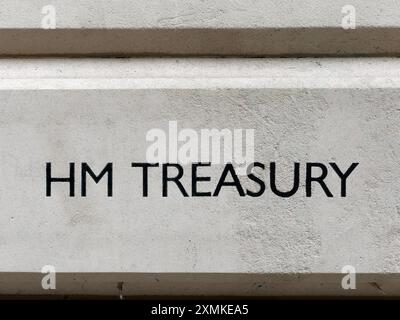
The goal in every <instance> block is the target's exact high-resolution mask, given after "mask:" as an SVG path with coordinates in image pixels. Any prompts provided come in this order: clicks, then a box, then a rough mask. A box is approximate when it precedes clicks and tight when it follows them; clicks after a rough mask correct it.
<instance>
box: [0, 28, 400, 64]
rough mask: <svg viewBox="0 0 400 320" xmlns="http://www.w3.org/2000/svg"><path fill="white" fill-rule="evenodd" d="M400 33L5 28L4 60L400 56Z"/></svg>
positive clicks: (1, 35)
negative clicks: (37, 57)
mask: <svg viewBox="0 0 400 320" xmlns="http://www.w3.org/2000/svg"><path fill="white" fill-rule="evenodd" d="M398 39H400V28H399V27H393V28H389V27H382V28H357V29H355V30H343V29H341V28H333V27H328V28H326V27H320V28H316V27H312V28H254V29H253V28H227V29H211V28H178V29H176V28H173V29H164V28H158V29H157V28H147V29H146V28H145V29H55V30H44V29H0V43H1V45H0V56H94V57H95V56H100V57H110V56H111V57H129V56H244V57H262V56H272V57H275V56H321V55H327V56H363V55H364V56H365V55H372V56H385V55H386V56H398V55H400V41H398Z"/></svg>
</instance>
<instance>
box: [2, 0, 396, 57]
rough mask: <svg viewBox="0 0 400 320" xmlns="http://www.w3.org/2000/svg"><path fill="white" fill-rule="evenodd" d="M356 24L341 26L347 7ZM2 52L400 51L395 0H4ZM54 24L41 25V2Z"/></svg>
mask: <svg viewBox="0 0 400 320" xmlns="http://www.w3.org/2000/svg"><path fill="white" fill-rule="evenodd" d="M349 4H350V5H353V6H354V7H355V9H356V29H355V30H344V29H342V25H341V22H342V18H343V16H344V14H343V13H342V8H343V6H345V5H349ZM0 5H1V8H2V10H1V12H0V43H1V46H0V55H64V56H65V55H92V56H95V55H102V56H116V55H118V56H132V55H156V56H159V55H222V56H225V55H236V56H238V55H240V56H269V55H271V56H288V55H289V56H299V55H399V53H400V44H399V41H398V39H399V36H400V28H399V27H400V25H399V21H400V4H399V3H398V1H397V0H381V1H379V4H377V3H376V1H374V0H352V1H351V2H349V1H347V0H337V1H331V0H297V1H274V0H205V1H201V0H191V1H186V0H179V1H175V0H174V1H173V0H162V1H161V0H157V1H155V0H133V1H132V0H114V1H109V0H103V1H91V0H69V1H63V0H58V1H47V0H20V1H14V0H1V1H0ZM46 5H53V6H54V7H55V9H56V28H57V29H56V30H44V29H42V28H41V26H42V24H41V22H42V19H43V17H44V14H43V13H42V7H43V6H46Z"/></svg>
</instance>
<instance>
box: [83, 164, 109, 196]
mask: <svg viewBox="0 0 400 320" xmlns="http://www.w3.org/2000/svg"><path fill="white" fill-rule="evenodd" d="M87 174H89V176H90V177H91V178H92V179H93V180H94V182H96V183H99V182H100V180H101V179H102V178H103V176H104V175H105V174H107V175H108V177H107V178H108V179H107V196H108V197H112V195H113V185H112V184H113V167H112V163H107V165H106V166H105V167H104V169H103V170H102V171H101V172H100V174H99V175H97V176H96V174H95V173H94V172H93V170H92V169H91V168H90V167H89V165H88V164H87V163H86V162H83V163H82V171H81V179H82V185H81V193H82V197H86V177H87Z"/></svg>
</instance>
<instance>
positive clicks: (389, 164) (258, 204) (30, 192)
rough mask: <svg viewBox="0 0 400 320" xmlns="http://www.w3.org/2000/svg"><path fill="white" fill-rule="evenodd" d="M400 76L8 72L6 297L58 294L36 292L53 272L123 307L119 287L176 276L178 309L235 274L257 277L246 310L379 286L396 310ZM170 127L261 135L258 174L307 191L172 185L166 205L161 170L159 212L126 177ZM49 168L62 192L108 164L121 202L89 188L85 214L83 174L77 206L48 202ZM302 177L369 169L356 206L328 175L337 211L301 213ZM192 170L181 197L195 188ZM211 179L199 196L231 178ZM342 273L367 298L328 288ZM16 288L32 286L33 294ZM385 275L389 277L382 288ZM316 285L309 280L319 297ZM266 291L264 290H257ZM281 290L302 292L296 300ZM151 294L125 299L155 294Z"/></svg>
mask: <svg viewBox="0 0 400 320" xmlns="http://www.w3.org/2000/svg"><path fill="white" fill-rule="evenodd" d="M399 72H400V62H399V61H398V60H397V59H319V60H315V59H297V60H291V59H289V60H288V59H273V60H268V59H257V60H241V59H232V60H231V59H225V60H218V59H199V60H196V59H192V60H179V59H163V60H158V59H134V60H129V59H128V60H65V59H54V60H48V59H44V60H40V61H38V60H2V61H0V77H1V79H0V160H1V163H2V165H1V167H0V170H1V171H0V173H1V179H0V206H1V208H2V209H1V212H2V214H1V215H0V224H1V225H2V226H3V228H2V232H1V234H0V256H1V259H0V271H1V272H2V274H1V283H2V285H1V286H0V293H7V294H9V293H12V292H13V290H15V289H16V288H18V290H20V291H19V292H20V293H21V292H25V293H43V294H48V293H49V292H48V291H41V290H40V289H38V288H37V287H35V283H36V282H35V281H36V280H34V279H36V278H37V275H32V273H35V272H40V270H41V268H42V266H44V265H54V266H55V268H56V270H57V272H61V273H67V274H69V278H68V276H65V277H66V278H65V279H67V280H68V279H69V280H68V281H69V282H68V281H67V280H65V282H64V283H70V285H68V286H65V287H63V286H62V285H61V286H59V287H58V288H57V293H67V292H70V293H71V292H72V293H75V294H76V293H77V292H78V291H79V290H78V289H77V288H78V285H76V284H73V283H74V282H73V280H71V277H73V275H71V274H73V273H79V274H80V275H78V278H79V277H81V278H79V279H80V280H79V281H81V282H79V281H78V283H79V287H80V285H81V283H82V281H83V282H85V281H86V282H87V281H89V283H90V284H88V285H87V287H86V288H92V289H88V291H84V290H83V291H82V292H83V293H85V294H88V293H93V294H94V293H103V294H113V293H112V292H113V291H112V290H113V289H112V288H116V283H117V282H121V281H122V282H126V283H128V284H127V287H129V286H130V285H129V283H130V282H129V281H130V280H129V279H131V283H137V282H138V281H139V282H140V281H143V282H144V283H146V281H150V282H151V281H152V280H151V279H152V278H151V277H153V276H154V275H152V274H160V273H161V274H162V273H167V272H172V273H181V274H183V275H181V277H183V278H184V279H186V280H182V281H183V282H179V279H183V278H179V277H178V278H177V279H178V280H177V283H180V285H177V287H176V288H177V289H176V294H196V292H195V290H194V289H193V288H191V286H190V284H191V283H192V284H193V283H195V282H190V276H189V280H188V275H190V274H194V277H196V274H198V275H199V276H200V277H201V276H203V277H206V278H207V277H208V278H207V279H208V280H207V281H214V280H213V279H215V277H216V276H215V274H224V276H225V277H229V274H230V273H233V274H242V275H244V274H254V276H250V275H249V277H247V278H246V277H245V278H243V277H241V276H234V275H232V278H230V280H228V281H227V282H228V283H230V284H232V283H236V284H237V285H238V287H237V288H238V291H237V292H236V294H239V295H242V294H243V295H248V294H250V295H260V294H274V293H275V294H280V293H281V291H282V290H283V291H285V290H286V289H285V290H284V289H283V288H287V290H288V291H286V292H287V294H324V293H325V294H355V293H357V292H358V293H359V294H373V292H374V290H377V289H376V288H375V287H373V286H370V285H368V282H374V281H378V282H379V281H381V283H380V284H381V285H382V283H384V286H383V290H386V292H387V293H388V294H391V295H392V294H395V292H396V290H397V288H398V281H397V282H396V279H397V275H396V274H397V273H399V272H400V267H399V265H400V264H399V254H400V242H399V230H400V215H399V206H400V204H399V197H398V194H399V192H400V167H399V156H400V145H399V141H400V140H399V135H400V111H399V110H400V103H399V101H400V79H399V77H398V74H399ZM168 121H177V123H178V127H179V128H193V129H195V130H200V129H202V128H217V129H223V128H228V129H232V130H233V129H234V128H243V129H254V130H255V161H259V162H262V163H265V164H266V165H267V167H268V165H269V163H270V162H271V161H275V162H276V163H277V166H278V175H279V185H280V186H281V188H286V189H287V188H290V186H291V183H292V170H293V162H300V163H301V175H302V177H301V180H300V181H301V185H300V188H299V191H298V192H297V193H296V194H295V195H294V196H293V197H290V198H281V197H278V196H276V195H274V194H273V193H271V192H270V189H269V185H268V183H269V182H268V179H269V175H268V170H267V169H266V170H265V172H264V173H261V177H263V178H264V179H265V181H266V183H267V189H266V192H265V193H264V194H263V195H262V196H261V197H257V198H251V197H240V196H239V195H238V193H237V192H236V191H235V190H234V189H233V188H229V187H226V188H224V190H223V191H221V194H220V195H219V196H218V197H205V198H196V197H187V198H184V197H183V196H182V195H181V194H180V193H179V191H178V190H177V188H176V187H174V186H173V185H171V186H170V189H169V192H170V194H169V196H168V197H164V198H163V197H162V196H161V186H160V182H161V177H160V170H154V171H150V175H149V186H150V189H149V190H150V191H149V197H147V198H144V197H142V194H141V192H142V177H141V174H140V171H139V170H138V169H134V168H131V165H130V164H131V162H146V150H147V147H148V146H149V142H147V141H146V133H147V132H148V131H149V130H150V129H152V128H161V129H167V127H168ZM47 162H51V163H52V165H53V170H54V174H55V175H56V174H57V175H59V176H66V175H67V174H68V164H69V162H76V163H77V165H79V166H78V167H77V168H80V163H81V162H87V163H89V164H90V165H91V166H92V167H93V168H94V169H96V170H97V171H96V172H97V173H98V172H99V170H100V169H102V168H103V167H104V165H105V164H106V163H107V162H113V164H114V194H113V197H107V196H106V188H105V183H104V182H103V181H101V182H100V183H99V184H98V185H95V184H94V183H93V182H92V183H88V184H89V186H88V194H87V197H85V198H82V197H81V196H80V189H79V181H80V180H79V179H80V177H79V174H78V176H77V194H76V197H68V187H67V186H66V185H63V184H60V185H57V184H56V185H54V186H53V190H52V196H51V197H46V172H45V165H46V163H47ZM306 162H321V163H326V164H327V163H328V162H336V163H338V164H339V165H340V166H342V167H343V168H347V167H348V166H349V165H350V164H351V163H352V162H359V166H358V167H357V168H356V170H355V171H354V173H353V174H352V175H351V176H350V178H349V180H348V182H347V196H346V197H340V180H338V178H337V176H335V175H334V174H332V172H331V171H330V173H329V176H328V178H327V180H326V183H327V185H328V186H329V188H330V189H331V190H332V193H333V194H334V197H332V198H328V197H327V196H326V195H325V193H324V192H323V190H322V189H321V188H320V187H319V186H318V185H315V186H314V187H313V191H314V194H313V196H312V197H310V198H306V197H305V191H304V176H303V175H304V163H306ZM186 169H187V168H185V177H184V178H183V179H182V183H183V184H184V185H185V186H190V172H189V171H186ZM203 172H204V173H208V174H210V176H211V182H209V183H208V182H202V184H201V186H202V187H201V188H202V190H206V189H207V188H210V189H212V188H213V186H215V184H216V180H217V179H218V178H219V176H220V173H221V168H219V167H214V166H213V167H212V168H211V169H209V170H204V171H203ZM240 179H241V181H242V182H243V185H244V186H246V187H255V186H256V185H255V184H254V183H253V184H251V181H250V182H249V181H247V180H246V179H245V178H244V177H241V178H240ZM203 188H204V189H203ZM188 189H189V190H190V188H188ZM345 265H352V266H354V267H355V268H356V270H357V272H359V273H364V274H365V275H363V277H362V278H360V279H363V280H362V284H360V288H364V289H360V291H352V292H350V291H351V290H350V291H344V290H341V289H340V288H341V287H340V282H337V281H336V280H332V279H339V280H340V279H341V277H339V276H338V275H337V274H338V273H340V272H341V269H342V267H343V266H345ZM10 272H13V273H16V272H21V273H22V272H27V273H29V274H28V275H27V277H28V278H27V279H28V280H27V282H23V281H22V282H19V281H16V280H15V279H16V278H15V277H12V276H10V277H8V276H7V274H8V273H10ZM96 272H100V273H101V272H102V273H114V275H111V276H110V277H107V276H105V277H104V278H101V279H100V280H99V279H97V278H96V275H92V276H90V275H88V278H87V279H86V280H85V276H84V274H85V273H96ZM207 273H210V274H209V275H207ZM381 273H388V275H387V277H386V278H384V279H383V278H382V279H381V278H379V274H381ZM132 274H134V275H132ZM146 274H147V275H146ZM184 274H187V275H186V278H185V275H184ZM212 274H214V275H212ZM274 274H282V275H281V276H274ZM296 274H300V275H299V280H298V282H296V277H295V275H296ZM335 274H336V275H335ZM376 274H378V278H379V279H380V280H379V279H378V280H376V279H377V278H376V276H377V275H376ZM390 274H393V275H392V276H391V275H390ZM141 275H142V276H141ZM307 275H310V276H311V277H312V276H313V275H314V277H313V280H312V281H311V282H307V280H304V279H306V278H307ZM264 276H265V284H266V285H265V287H266V288H267V289H264V290H262V289H259V287H258V286H253V287H252V283H258V282H259V281H261V280H260V277H261V278H263V277H264ZM82 277H83V278H82ZM149 277H150V278H151V279H150V278H149ZM154 277H155V276H154ZM213 277H214V278H213ZM332 277H333V278H332ZM18 278H19V277H18ZM13 279H14V280H13ZM21 279H22V278H21ZM63 279H64V278H63ZM88 279H89V280H88ZM90 279H91V280H90ZM96 279H97V280H96ZM149 279H150V280H149ZM254 279H257V280H254ZM374 279H375V280H374ZM116 280H118V281H116ZM339 280H338V281H339ZM71 281H72V284H71ZM93 281H95V283H97V282H96V281H99V282H100V284H99V285H98V286H95V287H94V285H93ZM168 281H171V280H167V282H168ZM204 281H205V282H204V283H206V282H207V281H206V280H204ZM285 281H286V282H285ZM21 283H22V284H21ZM24 283H25V284H24ZM60 283H63V282H60ZM271 283H275V285H272V286H271V285H270V284H271ZM279 283H281V284H282V283H286V284H287V283H290V284H291V286H292V285H293V284H294V283H298V285H299V286H300V288H299V290H298V291H295V292H289V291H290V290H289V288H290V286H285V285H283V287H280V285H279ZM305 283H306V284H305ZM311 283H313V284H315V285H312V284H311ZM321 283H322V284H325V286H324V285H321ZM39 285H40V284H37V286H39ZM131 285H132V286H133V284H131ZM35 288H36V289H35ZM99 288H100V289H99ZM101 288H104V289H103V290H102V289H101ZM135 288H136V289H135ZM157 288H159V287H157V286H146V285H144V286H143V287H139V289H138V287H134V286H133V287H131V289H129V290H128V292H129V293H130V294H143V293H147V294H157V290H158V289H157ZM188 288H189V289H188ZM228 288H230V287H229V286H228V287H224V286H223V285H222V284H221V285H218V286H216V287H213V286H208V287H207V286H204V287H201V289H199V291H198V294H207V293H213V294H226V291H227V290H228ZM271 288H276V289H275V290H273V289H271ZM374 288H375V289H374ZM24 290H25V291H24ZM91 290H92V291H91ZM163 290H165V288H164V289H163ZM257 290H258V291H257ZM280 290H281V291H280ZM1 291H2V292H1ZM161 291H162V290H161ZM378 291H379V290H377V291H376V294H380V292H378ZM162 292H163V293H165V292H164V291H162ZM397 292H398V291H397Z"/></svg>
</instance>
